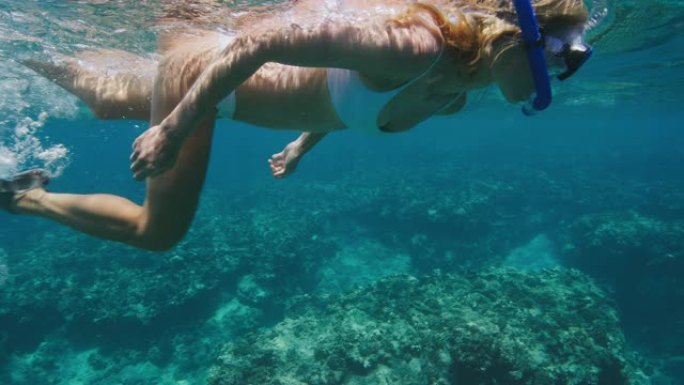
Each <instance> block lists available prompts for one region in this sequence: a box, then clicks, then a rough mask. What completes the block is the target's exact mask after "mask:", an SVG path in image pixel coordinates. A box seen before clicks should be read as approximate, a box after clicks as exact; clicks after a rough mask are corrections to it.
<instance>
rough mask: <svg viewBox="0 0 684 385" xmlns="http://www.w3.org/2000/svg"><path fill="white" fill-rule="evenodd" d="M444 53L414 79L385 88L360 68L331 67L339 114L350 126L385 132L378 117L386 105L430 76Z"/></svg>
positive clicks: (330, 82) (330, 78) (332, 91)
mask: <svg viewBox="0 0 684 385" xmlns="http://www.w3.org/2000/svg"><path fill="white" fill-rule="evenodd" d="M441 57H442V54H441V53H440V54H439V55H438V56H437V59H435V61H434V62H433V63H432V65H430V67H429V68H428V69H427V70H426V71H425V72H423V73H422V74H420V75H419V76H417V77H416V78H414V79H413V80H411V81H409V82H407V83H406V84H404V85H402V86H400V87H398V88H395V89H393V90H390V91H385V92H378V91H374V90H371V89H370V88H368V86H366V85H365V84H364V83H363V80H362V79H361V76H360V75H359V73H358V72H356V71H352V70H348V69H341V68H328V91H329V92H330V99H331V101H332V104H333V106H334V107H335V111H337V116H338V117H339V119H340V120H341V121H342V122H343V123H344V124H345V125H346V126H347V128H352V129H355V130H361V131H364V132H369V133H379V132H381V131H380V129H379V128H378V117H379V115H380V112H381V111H382V109H383V108H384V107H385V106H386V105H387V103H389V102H390V100H392V99H393V98H394V97H395V96H397V95H398V94H399V93H400V92H401V91H403V90H404V89H405V88H406V87H408V86H410V85H411V84H413V83H414V82H416V81H417V80H419V79H421V78H422V77H424V76H426V75H427V74H428V73H429V72H430V71H431V70H432V68H433V67H434V66H435V63H437V62H438V61H439V59H440V58H441Z"/></svg>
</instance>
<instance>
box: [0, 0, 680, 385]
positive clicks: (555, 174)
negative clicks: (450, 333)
mask: <svg viewBox="0 0 684 385" xmlns="http://www.w3.org/2000/svg"><path fill="white" fill-rule="evenodd" d="M170 3H171V2H167V3H165V2H126V1H120V2H102V3H101V2H68V3H65V2H58V1H48V2H36V1H29V2H19V1H4V2H2V3H1V4H0V69H1V70H0V135H1V141H0V174H5V175H6V174H8V173H10V172H14V171H17V170H19V169H25V168H29V167H34V166H41V167H46V168H47V169H49V170H50V171H51V172H52V173H54V174H55V175H56V178H55V179H54V181H53V182H52V184H51V185H50V189H51V190H53V191H59V192H71V193H94V192H98V193H99V192H104V193H112V194H117V195H122V196H125V197H127V198H129V199H131V200H133V201H137V202H140V201H142V199H143V197H144V192H145V190H144V185H143V184H141V183H137V182H135V181H134V180H133V179H132V177H131V174H130V172H129V169H128V167H129V161H128V157H129V154H130V147H131V143H132V141H133V140H134V139H135V138H136V137H137V136H138V135H139V134H141V133H142V132H143V131H144V130H145V129H146V128H147V123H144V122H137V121H102V120H97V119H95V118H94V117H93V116H92V115H91V114H90V113H89V112H88V111H87V109H86V107H85V106H83V105H82V104H81V103H80V102H79V101H78V100H77V99H76V98H74V97H73V96H71V95H69V94H68V93H67V92H66V91H64V90H62V89H60V88H59V87H57V86H55V85H53V84H51V83H50V82H48V81H47V80H44V79H42V78H40V77H39V76H38V75H37V74H35V73H33V72H31V71H30V70H29V69H27V68H26V67H23V66H22V65H21V64H20V61H21V60H24V59H26V58H39V59H45V58H51V57H55V56H58V55H66V54H69V53H73V52H75V51H78V50H82V49H87V48H93V47H108V48H118V49H125V50H130V51H133V52H138V53H140V52H152V51H153V50H154V44H155V40H154V36H155V34H156V33H158V32H159V31H158V30H157V29H155V27H154V20H155V18H156V17H158V16H159V9H162V8H163V7H164V6H168V4H170ZM248 3H249V2H246V1H242V2H216V3H211V2H207V3H204V2H197V4H196V5H194V7H197V8H192V9H199V10H203V9H205V8H203V7H206V9H208V10H209V11H214V10H215V9H223V10H224V11H225V10H228V11H225V12H233V11H234V12H237V11H239V10H240V9H241V7H243V6H245V5H247V4H248ZM256 3H260V4H261V5H263V6H265V7H268V6H270V4H271V3H270V2H251V4H252V5H253V4H256ZM187 4H191V3H187ZM192 4H194V3H192ZM207 4H209V5H207ZM607 6H608V8H609V14H608V16H607V17H606V18H605V19H604V20H603V21H602V22H601V24H600V25H599V26H598V27H597V28H596V29H595V30H594V31H593V32H592V33H591V34H590V41H591V42H592V43H593V45H594V49H595V51H596V53H595V56H594V57H593V58H592V59H591V61H590V62H588V63H587V64H586V66H585V67H584V68H582V70H581V71H580V72H579V73H578V74H577V75H576V76H575V77H573V78H572V79H571V80H569V81H568V82H567V83H558V82H556V83H554V92H555V95H554V96H555V100H554V104H553V105H552V107H551V108H550V109H549V110H548V111H545V112H543V113H540V114H538V115H537V116H534V117H532V118H528V117H525V116H523V115H522V114H521V113H520V109H519V106H514V105H509V104H506V103H505V102H504V101H503V99H502V98H501V97H500V96H499V94H498V91H497V90H496V89H493V88H492V89H486V90H483V91H479V92H477V93H473V95H471V97H470V100H469V102H468V105H467V107H466V109H465V110H464V111H463V112H462V113H460V114H458V115H457V116H455V117H449V118H436V119H434V120H432V121H430V122H428V123H425V124H424V125H422V126H420V127H419V128H418V129H415V130H412V131H411V132H408V133H403V134H400V135H377V136H374V135H366V134H363V133H358V132H340V133H334V134H331V135H330V136H329V137H327V138H326V139H325V140H324V141H323V142H322V143H321V144H320V145H319V146H318V147H317V148H316V149H315V150H314V151H312V152H311V153H310V154H308V155H307V156H306V158H305V159H304V160H303V161H302V162H301V164H300V165H299V167H298V169H297V172H296V173H295V174H294V175H293V176H291V177H288V178H287V179H284V180H274V179H272V178H271V177H270V175H269V170H268V166H267V163H266V160H267V159H268V157H269V156H270V155H271V154H273V153H275V152H278V151H280V150H281V149H282V147H283V146H284V145H285V144H287V143H288V142H289V141H291V140H293V139H294V138H296V136H297V133H295V132H278V131H273V130H265V129H261V128H255V127H252V126H248V125H244V124H237V123H233V122H226V121H222V122H220V123H219V124H218V126H217V130H216V133H215V138H214V142H213V149H212V159H211V164H210V168H209V175H208V179H207V182H206V185H205V192H204V194H203V197H202V199H201V203H200V208H199V211H198V214H197V217H196V220H195V222H194V223H193V226H192V228H191V230H190V232H189V234H188V235H187V237H186V239H185V240H184V241H183V242H182V243H181V244H180V245H179V246H178V247H176V248H174V249H173V250H171V251H168V252H165V253H161V254H155V253H148V252H142V251H137V250H133V249H131V248H129V247H126V246H121V245H117V244H112V243H108V242H104V241H100V240H96V239H94V238H90V237H88V236H84V235H80V234H77V233H75V232H73V231H71V230H68V229H65V228H63V227H62V226H60V225H57V224H55V223H51V222H47V221H45V220H42V219H38V218H29V217H22V216H11V215H8V214H3V213H0V224H1V225H0V382H1V383H7V384H22V385H23V384H103V385H104V384H142V383H145V384H149V383H153V384H202V383H205V382H207V381H211V383H213V384H218V383H245V384H247V383H274V384H275V383H277V382H266V381H264V382H254V381H255V380H247V379H243V380H242V382H241V380H239V379H238V380H235V382H228V380H225V381H226V382H221V381H222V380H220V379H217V376H218V375H217V374H215V373H223V372H222V370H227V369H224V366H221V364H220V363H217V361H216V358H217V357H219V356H220V355H221V352H222V346H223V345H224V344H226V343H231V342H233V341H238V340H239V339H240V338H242V337H244V336H246V335H248V333H252V332H254V333H268V332H269V331H270V330H272V328H274V327H275V325H280V322H281V321H283V319H294V318H296V317H297V315H298V313H297V310H296V309H297V306H295V305H296V304H298V303H300V302H303V301H304V302H305V301H306V300H307V299H309V300H311V301H313V302H317V301H324V300H327V299H329V296H330V294H331V293H344V292H347V291H348V290H351V289H353V288H355V287H364V286H366V285H370V284H372V283H374V282H377V281H378V280H380V279H382V278H383V277H386V276H392V275H398V274H399V275H401V274H407V275H411V276H415V277H423V276H428V277H433V276H435V275H437V276H439V275H438V274H464V275H465V276H467V275H468V274H475V273H478V272H482V271H489V270H488V269H491V268H501V267H502V266H504V267H505V268H512V269H518V270H521V271H524V272H525V274H528V275H530V276H543V274H544V273H543V272H544V271H547V270H548V269H558V268H560V269H578V270H579V271H580V272H582V274H585V275H587V276H588V277H590V278H591V279H592V280H593V282H596V285H597V287H599V288H600V290H602V292H604V293H606V294H605V295H606V298H607V301H608V302H610V306H612V307H613V308H615V309H617V313H616V314H617V317H618V319H617V325H618V326H617V329H616V330H617V332H619V333H624V336H625V337H624V338H625V339H626V343H625V346H626V347H627V348H626V349H627V351H628V353H625V357H627V356H629V360H631V361H630V362H633V365H634V366H635V367H638V368H639V370H640V372H641V376H642V377H641V378H648V380H645V381H647V382H644V383H653V384H684V360H682V357H684V311H682V308H681V304H682V303H683V302H682V300H684V278H683V277H684V178H682V176H683V175H684V173H683V172H682V164H684V132H683V131H682V129H681V120H682V117H684V112H683V109H682V107H683V105H682V96H683V95H682V89H684V72H683V70H684V56H683V54H682V52H684V5H683V4H682V3H681V2H680V1H668V0H648V1H626V0H625V1H620V2H617V1H615V2H607ZM214 7H215V8H214ZM231 7H232V8H231ZM198 12H200V11H198ZM202 12H204V11H202ZM217 23H218V24H220V21H216V20H213V19H211V20H208V21H206V25H202V26H203V27H206V26H207V25H208V26H210V27H216V25H217ZM502 290H506V288H503V289H502ZM549 290H551V291H553V290H554V289H549ZM558 290H559V291H560V289H558ZM378 295H382V294H378ZM316 296H321V298H323V299H319V300H317V299H311V298H313V297H316ZM537 306H538V307H539V309H541V310H542V311H544V312H545V311H549V312H550V311H551V309H548V308H547V306H550V305H549V304H548V303H539V304H537ZM292 309H295V310H292ZM307 314H308V313H307ZM577 314H578V316H577V317H578V320H577V321H576V322H577V325H575V326H573V327H577V328H581V327H582V318H581V316H580V314H582V312H581V311H580V310H578V311H577ZM507 317H508V315H507ZM502 322H503V321H502ZM502 325H503V324H502ZM457 326H458V325H454V328H457ZM500 327H501V329H502V330H503V329H504V327H503V326H500ZM273 330H280V329H277V328H276V329H273ZM483 343H484V342H483ZM561 344H565V345H567V344H572V342H567V341H565V340H564V342H561ZM596 344H598V345H600V344H601V342H600V341H597V342H596ZM606 344H608V343H606ZM571 346H572V345H571ZM311 348H312V349H314V348H315V347H313V346H312V347H311ZM550 351H553V349H551V350H550ZM407 354H408V353H407ZM549 354H551V355H552V353H549ZM559 354H560V353H559ZM224 356H225V355H224ZM557 358H558V359H559V360H561V361H562V360H563V359H565V356H560V355H559V356H558V357H557ZM567 360H568V362H570V361H572V358H571V357H568V358H567ZM625 360H627V359H626V358H625ZM219 361H220V360H219ZM267 361H268V360H265V361H258V360H257V361H255V362H257V364H256V365H257V368H258V366H259V365H263V367H267V366H268V365H271V364H270V363H269V362H270V361H268V362H267ZM259 362H261V363H259ZM392 362H393V361H391V360H389V359H388V360H387V362H384V364H383V365H385V366H387V367H391V366H392ZM568 365H569V364H568ZM630 365H632V364H630ZM578 366H579V365H578ZM212 367H213V368H214V369H212V371H211V373H214V374H212V375H210V374H209V373H210V368H212ZM349 367H350V368H351V367H353V366H349ZM625 367H627V366H625ZM217 368H219V369H217ZM373 368H374V367H373V366H370V369H368V372H364V371H361V374H359V373H358V372H354V373H355V374H354V375H356V376H360V377H363V376H364V375H366V376H369V375H370V374H369V373H370V372H373V370H375V369H373ZM255 370H256V369H255ZM350 370H351V369H350ZM510 371H515V368H513V369H510ZM461 372H462V371H461ZM579 372H581V370H579V369H578V373H579ZM625 372H627V369H625ZM363 373H365V374H363ZM602 373H603V372H602ZM292 375H293V376H294V374H292ZM212 376H213V377H212ZM456 377H458V376H456ZM456 377H454V378H456ZM599 377H600V378H605V377H601V376H599ZM245 378H247V377H245ZM293 378H294V377H293ZM458 378H465V377H458ZM576 378H577V381H578V382H577V383H587V382H581V380H579V379H580V378H581V377H580V374H577V377H576ZM495 380H496V379H495V378H494V377H486V376H485V377H483V378H479V379H478V380H477V381H479V382H477V381H473V382H467V381H465V382H458V383H459V384H460V383H477V384H479V383H482V384H487V383H492V384H493V383H501V382H494V381H495ZM250 381H251V382H250ZM292 381H293V382H289V383H293V384H294V383H312V384H313V383H340V384H343V383H353V382H345V381H351V380H349V379H347V380H342V379H337V380H325V381H324V380H319V382H315V381H314V380H308V381H307V380H300V382H294V381H295V380H292ZM326 381H328V382H326ZM368 381H370V382H365V383H380V382H373V381H372V380H368ZM388 381H389V382H386V383H400V382H396V381H395V382H392V381H391V380H388ZM426 381H427V380H426ZM453 381H454V382H451V383H453V384H456V383H457V382H456V380H453ZM499 381H500V380H499ZM518 381H519V382H510V383H516V384H517V383H520V384H523V383H530V384H533V383H534V384H537V383H538V384H543V383H551V382H544V381H543V380H532V379H527V380H525V379H524V377H523V379H519V380H518ZM602 381H603V382H598V383H599V384H609V383H611V382H610V381H608V380H602ZM606 381H607V382H606ZM281 383H287V382H281ZM359 383H361V382H359ZM401 383H403V382H401ZM407 383H409V382H407ZM425 383H432V382H429V381H427V382H425ZM504 383H505V382H504ZM568 383H571V382H568ZM612 383H618V382H612ZM632 383H639V382H636V381H632Z"/></svg>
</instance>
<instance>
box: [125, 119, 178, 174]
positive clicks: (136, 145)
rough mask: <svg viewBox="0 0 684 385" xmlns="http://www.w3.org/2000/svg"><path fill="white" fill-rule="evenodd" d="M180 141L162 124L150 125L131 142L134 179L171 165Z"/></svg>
mask: <svg viewBox="0 0 684 385" xmlns="http://www.w3.org/2000/svg"><path fill="white" fill-rule="evenodd" d="M180 145H181V141H179V140H178V139H174V138H173V137H172V136H171V135H169V132H168V130H165V129H163V128H162V126H154V127H150V128H149V129H148V130H147V131H145V132H143V133H142V135H140V136H139V137H138V138H137V139H136V140H135V142H133V153H132V154H131V171H132V172H133V177H134V178H135V179H136V180H143V179H145V178H148V177H151V176H155V175H159V174H161V173H163V172H164V171H167V170H169V169H171V168H172V167H173V165H174V164H175V163H176V158H178V152H179V151H180V147H181V146H180Z"/></svg>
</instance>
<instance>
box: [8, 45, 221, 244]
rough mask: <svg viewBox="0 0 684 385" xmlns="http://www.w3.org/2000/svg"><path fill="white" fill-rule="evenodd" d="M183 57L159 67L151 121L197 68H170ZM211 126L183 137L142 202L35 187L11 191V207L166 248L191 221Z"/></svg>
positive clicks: (158, 117) (159, 116)
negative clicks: (173, 157) (170, 162)
mask: <svg viewBox="0 0 684 385" xmlns="http://www.w3.org/2000/svg"><path fill="white" fill-rule="evenodd" d="M182 60H185V59H184V58H183V57H182V56H178V55H175V57H172V58H171V59H169V60H166V61H165V63H164V64H162V66H161V67H160V76H159V77H158V78H157V81H156V82H155V87H154V88H155V89H154V96H153V98H152V99H153V102H152V119H151V124H152V125H155V124H158V123H159V122H160V121H161V120H162V119H163V118H164V117H165V116H166V115H167V114H168V113H169V112H170V111H171V110H172V109H173V108H174V107H175V105H176V104H177V103H178V100H179V99H180V97H181V96H182V94H184V92H185V91H186V90H187V89H188V88H189V87H190V86H191V85H192V83H193V81H194V78H195V77H196V76H197V74H198V73H199V71H196V70H195V69H193V71H192V72H184V71H182V70H181V71H180V72H179V71H177V70H174V68H179V67H178V64H179V61H182ZM187 68H188V67H186V69H187ZM213 129H214V116H211V117H208V118H207V119H206V121H205V122H203V123H202V124H201V125H200V127H198V128H197V130H195V131H194V132H193V134H192V135H191V136H190V137H189V138H188V139H187V141H186V142H185V144H184V145H183V147H182V149H181V152H180V154H179V157H178V159H177V161H176V164H175V166H174V168H172V169H171V170H169V171H168V172H166V173H164V174H162V175H159V176H156V177H153V178H149V179H148V180H147V194H146V198H145V203H144V204H143V205H142V206H138V205H136V204H135V203H133V202H131V201H129V200H127V199H125V198H122V197H118V196H114V195H106V194H92V195H74V194H56V193H50V192H46V191H45V190H43V189H34V190H30V191H28V192H26V193H23V194H20V195H18V196H16V197H15V200H14V203H13V206H12V210H13V211H15V212H17V213H21V214H29V215H37V216H41V217H44V218H48V219H52V220H54V221H57V222H60V223H63V224H65V225H67V226H70V227H72V228H74V229H76V230H79V231H81V232H84V233H87V234H91V235H94V236H97V237H100V238H104V239H110V240H115V241H119V242H123V243H126V244H129V245H132V246H136V247H140V248H144V249H149V250H165V249H168V248H170V247H172V246H173V245H174V244H176V243H177V242H178V241H179V240H180V239H181V238H182V237H183V235H184V234H185V232H186V231H187V229H188V227H189V226H190V223H191V222H192V219H193V216H194V214H195V210H196V208H197V203H198V200H199V195H200V192H201V190H202V185H203V183H204V177H205V175H206V169H207V165H208V163H209V152H210V149H211V140H212V134H213Z"/></svg>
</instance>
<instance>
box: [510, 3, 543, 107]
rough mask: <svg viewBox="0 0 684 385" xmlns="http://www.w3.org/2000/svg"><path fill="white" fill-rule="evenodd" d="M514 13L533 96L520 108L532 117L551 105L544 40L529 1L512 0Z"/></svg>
mask: <svg viewBox="0 0 684 385" xmlns="http://www.w3.org/2000/svg"><path fill="white" fill-rule="evenodd" d="M513 5H514V6H515V12H516V13H517V14H518V24H519V25H520V30H521V31H522V35H523V42H524V43H525V49H526V51H527V59H528V61H529V63H530V70H531V71H532V80H533V81H534V89H535V91H536V92H535V95H534V97H533V98H531V99H530V101H528V102H527V103H526V104H525V105H524V106H523V108H522V111H523V113H524V114H525V115H527V116H531V115H534V114H535V112H537V111H542V110H545V109H546V108H547V107H548V106H549V105H550V104H551V79H550V78H549V70H548V68H547V67H546V58H545V56H544V40H543V38H542V34H541V32H540V31H539V25H538V24H537V16H536V15H535V14H534V9H533V8H532V1H531V0H513Z"/></svg>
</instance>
